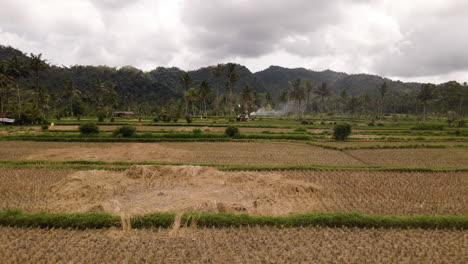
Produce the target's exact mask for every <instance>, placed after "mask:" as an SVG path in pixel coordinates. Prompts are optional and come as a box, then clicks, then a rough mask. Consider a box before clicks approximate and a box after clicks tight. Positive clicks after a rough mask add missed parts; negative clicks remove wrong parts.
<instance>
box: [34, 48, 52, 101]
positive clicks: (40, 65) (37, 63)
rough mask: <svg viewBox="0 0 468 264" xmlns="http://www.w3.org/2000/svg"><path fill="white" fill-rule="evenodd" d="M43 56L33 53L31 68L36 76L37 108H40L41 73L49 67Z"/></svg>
mask: <svg viewBox="0 0 468 264" xmlns="http://www.w3.org/2000/svg"><path fill="white" fill-rule="evenodd" d="M41 57H42V54H39V55H34V54H32V53H31V60H30V64H29V67H30V68H31V70H33V71H34V73H35V74H34V75H35V82H36V87H35V88H36V89H35V90H36V97H35V107H36V108H38V101H39V98H38V97H37V96H38V95H39V93H40V92H39V72H40V71H43V70H45V69H47V68H48V67H49V64H47V61H46V60H43V59H42V58H41Z"/></svg>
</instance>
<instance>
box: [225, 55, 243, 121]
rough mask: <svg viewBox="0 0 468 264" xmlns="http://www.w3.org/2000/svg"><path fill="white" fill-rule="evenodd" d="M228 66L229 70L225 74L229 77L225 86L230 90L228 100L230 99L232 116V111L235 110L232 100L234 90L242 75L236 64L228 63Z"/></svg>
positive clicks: (230, 114)
mask: <svg viewBox="0 0 468 264" xmlns="http://www.w3.org/2000/svg"><path fill="white" fill-rule="evenodd" d="M226 68H227V70H226V72H225V75H226V77H227V81H226V84H225V86H226V89H227V90H228V92H229V97H228V100H229V103H228V107H229V116H232V112H233V110H234V109H233V108H234V105H233V100H232V90H233V89H234V85H235V83H236V82H237V81H238V80H239V78H240V76H239V74H238V73H237V71H236V64H234V63H228V64H227V65H226Z"/></svg>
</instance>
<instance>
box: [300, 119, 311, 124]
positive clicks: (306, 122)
mask: <svg viewBox="0 0 468 264" xmlns="http://www.w3.org/2000/svg"><path fill="white" fill-rule="evenodd" d="M301 124H302V125H313V124H314V122H312V121H308V120H302V121H301Z"/></svg>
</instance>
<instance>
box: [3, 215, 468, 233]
mask: <svg viewBox="0 0 468 264" xmlns="http://www.w3.org/2000/svg"><path fill="white" fill-rule="evenodd" d="M175 219H176V213H153V214H148V215H144V216H140V217H134V218H131V219H130V224H131V227H132V228H137V229H140V228H170V227H172V226H173V225H174V221H175ZM126 222H128V219H126ZM0 225H2V226H14V227H35V228H74V229H98V228H109V227H122V219H121V218H120V217H119V216H113V215H111V214H107V213H47V212H39V213H24V212H22V211H20V210H5V211H0ZM124 225H125V224H124ZM180 225H181V226H196V227H212V228H225V227H248V226H272V227H279V228H288V227H306V226H320V227H335V228H336V227H356V228H402V229H413V228H421V229H460V230H466V229H468V216H466V215H440V216H429V215H415V216H392V215H373V214H360V213H355V212H330V213H328V212H327V213H322V212H317V213H308V214H297V215H291V216H253V215H247V214H238V215H236V214H230V213H197V212H186V213H183V215H182V220H181V222H180Z"/></svg>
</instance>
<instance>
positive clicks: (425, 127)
mask: <svg viewBox="0 0 468 264" xmlns="http://www.w3.org/2000/svg"><path fill="white" fill-rule="evenodd" d="M411 129H412V130H444V125H439V124H425V123H421V124H417V125H416V126H414V127H412V128H411Z"/></svg>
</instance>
